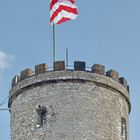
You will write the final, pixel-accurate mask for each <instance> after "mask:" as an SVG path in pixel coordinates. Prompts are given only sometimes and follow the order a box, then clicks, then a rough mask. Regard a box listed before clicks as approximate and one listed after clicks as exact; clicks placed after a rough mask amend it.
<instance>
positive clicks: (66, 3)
mask: <svg viewBox="0 0 140 140" xmlns="http://www.w3.org/2000/svg"><path fill="white" fill-rule="evenodd" d="M77 16H78V11H77V7H76V6H75V0H50V23H51V25H52V24H60V23H62V22H65V21H68V20H74V19H76V18H77Z"/></svg>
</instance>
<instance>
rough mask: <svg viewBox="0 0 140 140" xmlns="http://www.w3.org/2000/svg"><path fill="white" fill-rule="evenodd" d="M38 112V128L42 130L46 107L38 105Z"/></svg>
mask: <svg viewBox="0 0 140 140" xmlns="http://www.w3.org/2000/svg"><path fill="white" fill-rule="evenodd" d="M36 112H37V123H36V127H37V128H40V127H41V126H42V125H43V123H44V120H45V117H46V112H47V109H46V107H44V106H41V105H38V106H37V109H36Z"/></svg>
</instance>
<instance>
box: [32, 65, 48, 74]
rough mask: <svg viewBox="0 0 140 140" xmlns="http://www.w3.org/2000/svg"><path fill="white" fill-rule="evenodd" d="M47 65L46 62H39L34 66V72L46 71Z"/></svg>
mask: <svg viewBox="0 0 140 140" xmlns="http://www.w3.org/2000/svg"><path fill="white" fill-rule="evenodd" d="M47 68H48V66H47V65H46V64H44V63H43V64H39V65H36V66H35V74H36V75H37V74H41V73H45V72H46V71H47Z"/></svg>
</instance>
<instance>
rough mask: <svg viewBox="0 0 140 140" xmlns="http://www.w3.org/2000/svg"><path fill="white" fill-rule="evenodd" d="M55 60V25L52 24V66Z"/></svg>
mask: <svg viewBox="0 0 140 140" xmlns="http://www.w3.org/2000/svg"><path fill="white" fill-rule="evenodd" d="M55 60H56V44H55V24H53V64H54V62H55Z"/></svg>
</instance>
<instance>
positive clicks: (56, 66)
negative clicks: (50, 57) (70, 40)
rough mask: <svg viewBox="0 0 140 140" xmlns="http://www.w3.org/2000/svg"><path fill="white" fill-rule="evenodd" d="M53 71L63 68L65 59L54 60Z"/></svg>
mask: <svg viewBox="0 0 140 140" xmlns="http://www.w3.org/2000/svg"><path fill="white" fill-rule="evenodd" d="M53 67H54V71H60V70H65V61H56V62H54V66H53Z"/></svg>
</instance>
